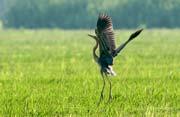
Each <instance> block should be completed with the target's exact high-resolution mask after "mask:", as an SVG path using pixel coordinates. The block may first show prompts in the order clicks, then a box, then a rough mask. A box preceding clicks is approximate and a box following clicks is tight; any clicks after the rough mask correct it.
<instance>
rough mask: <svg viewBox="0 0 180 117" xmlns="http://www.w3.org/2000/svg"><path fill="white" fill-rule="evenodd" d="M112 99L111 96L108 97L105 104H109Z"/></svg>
mask: <svg viewBox="0 0 180 117" xmlns="http://www.w3.org/2000/svg"><path fill="white" fill-rule="evenodd" d="M112 99H113V98H112V96H111V95H110V96H109V98H108V101H107V103H110V102H111V101H112Z"/></svg>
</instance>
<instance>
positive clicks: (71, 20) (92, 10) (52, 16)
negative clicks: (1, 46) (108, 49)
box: [0, 0, 180, 29]
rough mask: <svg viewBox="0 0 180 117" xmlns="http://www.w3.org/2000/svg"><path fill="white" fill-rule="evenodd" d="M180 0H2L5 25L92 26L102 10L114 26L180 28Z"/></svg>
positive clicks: (0, 13) (0, 12) (2, 19)
mask: <svg viewBox="0 0 180 117" xmlns="http://www.w3.org/2000/svg"><path fill="white" fill-rule="evenodd" d="M179 6H180V0H0V19H1V22H2V24H3V27H4V28H30V29H39V28H61V29H92V28H94V27H95V26H96V25H95V24H96V20H97V17H98V14H99V13H107V14H108V15H110V16H111V17H112V20H113V23H114V28H115V29H129V28H137V27H146V28H179V27H180V13H179V12H180V7H179Z"/></svg>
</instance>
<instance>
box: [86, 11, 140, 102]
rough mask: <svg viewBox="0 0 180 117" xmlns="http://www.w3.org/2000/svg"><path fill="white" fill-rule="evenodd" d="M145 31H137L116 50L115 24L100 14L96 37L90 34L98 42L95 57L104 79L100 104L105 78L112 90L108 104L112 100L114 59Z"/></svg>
mask: <svg viewBox="0 0 180 117" xmlns="http://www.w3.org/2000/svg"><path fill="white" fill-rule="evenodd" d="M142 30H143V29H140V30H138V31H136V32H135V33H133V34H131V36H130V37H129V39H128V40H127V41H126V42H124V43H123V44H122V45H120V46H119V47H117V48H116V45H115V38H114V32H113V24H112V20H111V18H110V17H109V16H107V15H106V14H100V15H99V18H98V20H97V27H96V29H95V34H96V35H95V36H94V35H90V34H88V36H90V37H92V38H93V39H95V41H96V45H95V46H94V48H93V57H94V60H95V62H96V63H97V64H98V65H99V66H100V72H101V75H102V78H103V87H102V90H101V95H100V100H99V103H98V105H99V104H100V102H101V101H102V99H103V97H104V95H103V92H104V87H105V78H106V79H107V81H108V83H109V85H110V89H109V98H108V102H109V101H110V100H111V99H112V84H111V80H110V79H109V77H108V75H112V76H115V75H116V73H115V72H114V70H113V68H112V66H113V59H114V57H116V56H117V55H118V53H120V52H121V50H122V49H123V48H124V47H125V46H126V45H127V44H128V43H129V42H130V41H131V40H133V39H134V38H135V37H136V36H138V35H139V34H140V33H141V31H142ZM98 46H99V56H98V55H97V54H96V49H97V48H98Z"/></svg>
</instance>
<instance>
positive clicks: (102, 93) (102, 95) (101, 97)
mask: <svg viewBox="0 0 180 117" xmlns="http://www.w3.org/2000/svg"><path fill="white" fill-rule="evenodd" d="M101 75H102V78H103V87H102V90H101V96H100V99H99V103H98V105H99V104H100V103H101V101H102V99H103V98H104V88H105V85H106V82H105V78H104V75H103V72H101Z"/></svg>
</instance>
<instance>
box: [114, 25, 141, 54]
mask: <svg viewBox="0 0 180 117" xmlns="http://www.w3.org/2000/svg"><path fill="white" fill-rule="evenodd" d="M142 31H143V29H140V30H138V31H136V32H134V33H133V34H131V36H130V37H129V39H128V40H127V41H126V42H125V43H123V44H122V45H120V46H119V47H118V48H117V49H116V51H115V53H114V54H113V55H112V56H113V57H115V56H117V55H118V54H119V53H120V51H121V50H122V49H123V48H124V47H125V46H126V45H127V44H128V43H129V42H130V41H131V40H133V39H134V38H136V37H137V36H138V35H139V34H140V33H141V32H142Z"/></svg>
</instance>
